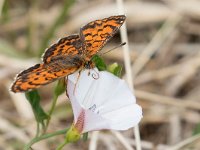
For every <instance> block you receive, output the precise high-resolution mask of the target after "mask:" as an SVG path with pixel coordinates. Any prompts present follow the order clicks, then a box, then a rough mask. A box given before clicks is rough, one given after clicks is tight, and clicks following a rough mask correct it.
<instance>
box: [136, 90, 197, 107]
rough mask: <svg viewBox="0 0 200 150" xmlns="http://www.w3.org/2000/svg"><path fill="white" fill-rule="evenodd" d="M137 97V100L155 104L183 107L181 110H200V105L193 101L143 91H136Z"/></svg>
mask: <svg viewBox="0 0 200 150" xmlns="http://www.w3.org/2000/svg"><path fill="white" fill-rule="evenodd" d="M135 95H136V97H137V98H139V99H141V100H147V101H152V102H155V103H161V104H165V105H172V106H176V107H181V108H189V109H195V110H200V104H199V103H198V102H194V101H191V100H186V99H179V98H173V97H168V96H162V95H158V94H154V93H150V92H145V91H141V90H135Z"/></svg>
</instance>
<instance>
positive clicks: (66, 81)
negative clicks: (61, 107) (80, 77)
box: [65, 76, 69, 98]
mask: <svg viewBox="0 0 200 150" xmlns="http://www.w3.org/2000/svg"><path fill="white" fill-rule="evenodd" d="M67 83H68V76H67V77H66V80H65V84H66V95H67V97H68V98H69V95H68V92H67V86H68V84H67Z"/></svg>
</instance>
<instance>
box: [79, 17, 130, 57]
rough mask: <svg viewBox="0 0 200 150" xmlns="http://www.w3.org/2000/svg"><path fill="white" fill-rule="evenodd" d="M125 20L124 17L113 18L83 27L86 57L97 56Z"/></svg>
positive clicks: (81, 33)
mask: <svg viewBox="0 0 200 150" xmlns="http://www.w3.org/2000/svg"><path fill="white" fill-rule="evenodd" d="M125 19H126V17H125V16H124V15H119V16H111V17H109V18H105V19H102V20H96V21H92V22H90V23H88V24H87V25H85V26H83V27H82V28H81V29H80V38H81V40H82V41H83V42H84V45H85V50H86V52H84V55H85V56H86V57H88V59H90V58H91V57H92V56H93V55H94V54H96V53H97V52H98V51H99V50H100V49H101V48H102V47H103V46H104V45H105V44H106V43H107V42H108V41H109V40H110V39H111V38H112V36H113V35H114V34H115V33H116V32H117V31H118V29H119V28H120V27H121V25H122V24H123V23H124V21H125Z"/></svg>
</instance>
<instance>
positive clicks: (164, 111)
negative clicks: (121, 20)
mask: <svg viewBox="0 0 200 150" xmlns="http://www.w3.org/2000/svg"><path fill="white" fill-rule="evenodd" d="M124 8H125V13H126V16H127V22H126V25H127V31H128V38H129V46H130V58H131V61H132V71H133V75H134V86H135V95H136V97H137V101H138V103H139V104H140V105H141V106H142V108H143V116H144V117H143V119H142V121H141V123H140V134H141V140H142V141H141V142H142V148H143V149H144V150H152V149H154V150H166V149H168V150H170V149H173V150H175V149H179V147H178V146H180V144H182V146H181V148H180V149H183V150H186V149H187V150H188V149H190V150H199V149H200V138H199V137H200V136H199V137H197V138H193V137H192V136H193V135H196V134H197V135H198V133H199V132H200V124H199V123H200V114H199V111H200V103H199V102H200V100H199V97H200V70H199V67H200V1H199V0H124ZM117 14H118V11H117V4H116V1H114V0H60V1H55V0H42V1H39V0H34V1H33V0H14V1H13V0H0V84H1V86H0V150H21V149H22V147H23V146H24V144H26V143H27V142H29V141H30V140H31V139H32V138H33V137H34V136H35V132H36V123H35V120H34V116H33V113H32V110H31V107H30V105H29V104H28V102H27V100H26V99H25V97H24V94H13V93H11V92H10V91H9V87H10V84H11V83H12V81H13V79H14V76H15V75H16V74H17V73H18V72H19V71H21V70H23V69H26V68H28V67H30V66H32V65H34V64H35V63H38V62H41V60H40V57H41V55H42V53H43V52H44V50H45V49H46V48H47V47H49V46H50V45H51V44H53V43H55V42H56V41H57V40H58V39H59V38H61V37H65V36H68V35H70V34H74V33H78V32H79V29H80V27H81V26H83V25H84V24H86V23H88V22H89V21H92V20H96V19H101V18H104V17H109V16H111V15H117ZM120 43H121V41H120V36H119V33H118V34H117V35H116V36H114V37H113V39H112V40H111V42H109V44H107V45H106V46H105V48H104V49H103V51H104V50H109V49H111V48H113V47H115V46H117V45H119V44H120ZM103 57H104V59H105V61H106V62H107V63H113V62H117V63H119V64H121V65H124V60H123V59H124V58H123V51H122V48H118V49H117V50H115V51H112V52H110V53H108V54H106V55H104V56H103ZM123 75H125V71H124V70H123ZM54 84H55V83H52V84H50V85H47V86H45V87H42V88H40V90H39V91H40V94H41V97H42V101H41V103H42V104H41V105H42V106H43V108H44V109H45V110H46V111H48V110H49V108H50V103H51V100H52V95H53V94H52V93H53V92H52V91H53V86H54ZM72 121H73V115H72V111H71V107H70V104H69V101H67V98H66V95H65V94H63V95H62V96H60V97H59V100H58V103H57V107H56V109H55V112H54V114H53V116H52V119H51V123H50V127H49V131H48V132H53V131H56V130H59V129H64V128H66V127H68V126H69V125H70V124H71V123H72ZM90 134H91V133H90ZM90 134H89V137H90ZM122 134H123V136H124V137H125V139H126V141H127V143H129V144H130V145H131V146H132V147H133V148H135V141H134V134H133V130H132V129H130V130H128V131H125V132H122ZM63 138H64V137H63V136H57V137H54V138H50V139H48V140H44V141H41V142H39V143H37V144H35V145H34V146H33V147H32V148H33V149H34V150H54V149H55V147H56V146H57V143H58V142H62V141H63ZM185 139H189V142H188V141H185ZM89 145H90V138H89V139H88V140H87V141H86V142H84V141H83V140H80V141H79V142H77V143H74V144H68V145H67V146H66V147H65V149H66V150H68V149H69V150H79V149H80V150H87V149H88V148H89ZM96 145H97V150H122V149H126V148H125V147H124V145H123V144H122V143H121V142H119V140H118V138H117V137H116V136H115V134H113V133H112V132H110V131H102V132H100V133H99V136H98V141H96Z"/></svg>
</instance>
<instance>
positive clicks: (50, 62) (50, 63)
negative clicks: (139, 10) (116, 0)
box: [11, 15, 126, 92]
mask: <svg viewBox="0 0 200 150" xmlns="http://www.w3.org/2000/svg"><path fill="white" fill-rule="evenodd" d="M125 19H126V16H125V15H118V16H111V17H108V18H104V19H101V20H95V21H92V22H90V23H88V24H86V25H84V26H83V27H82V28H80V32H79V34H74V35H70V36H67V37H64V38H62V39H60V40H59V41H58V42H57V43H55V44H54V45H52V46H51V47H50V48H48V49H47V50H46V51H45V52H44V54H43V59H42V61H43V62H42V63H40V64H36V65H34V66H32V67H30V68H28V69H26V70H24V71H22V72H21V73H19V74H18V75H17V76H16V78H15V81H14V83H13V84H12V86H11V91H13V92H26V91H28V90H32V89H36V88H38V87H40V86H42V85H46V84H48V83H51V82H53V81H55V80H57V79H59V78H62V77H65V76H68V75H70V74H72V73H74V72H76V71H77V70H81V69H83V68H86V69H91V68H93V67H94V65H93V62H92V61H91V59H92V57H93V56H94V55H95V54H97V53H98V52H99V51H100V50H101V49H102V48H103V47H104V45H105V44H106V43H107V42H108V41H109V40H110V39H111V38H112V37H113V35H114V34H115V33H116V32H117V31H118V30H119V28H120V27H121V26H122V24H123V23H124V21H125Z"/></svg>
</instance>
